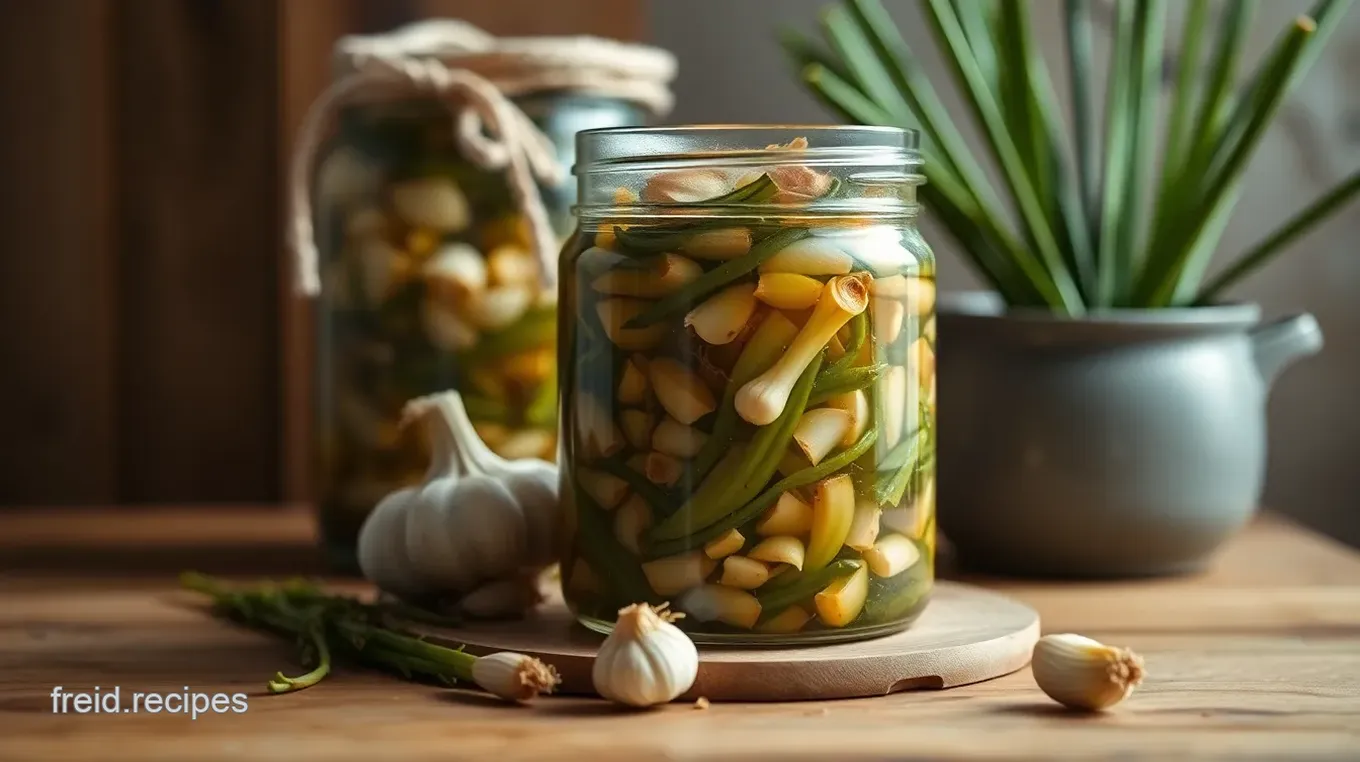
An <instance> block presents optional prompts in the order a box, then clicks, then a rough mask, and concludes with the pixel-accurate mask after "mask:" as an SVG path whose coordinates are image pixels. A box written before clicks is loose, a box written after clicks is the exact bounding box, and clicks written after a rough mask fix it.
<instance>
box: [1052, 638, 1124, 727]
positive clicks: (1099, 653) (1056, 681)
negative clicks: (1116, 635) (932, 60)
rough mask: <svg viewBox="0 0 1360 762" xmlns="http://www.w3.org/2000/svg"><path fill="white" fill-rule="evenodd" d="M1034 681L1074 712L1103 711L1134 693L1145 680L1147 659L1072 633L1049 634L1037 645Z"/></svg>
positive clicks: (1055, 699)
mask: <svg viewBox="0 0 1360 762" xmlns="http://www.w3.org/2000/svg"><path fill="white" fill-rule="evenodd" d="M1031 669H1032V671H1033V672H1034V682H1036V683H1038V684H1039V688H1040V689H1041V690H1043V692H1044V693H1046V694H1048V696H1049V698H1052V699H1053V700H1054V701H1057V702H1058V703H1059V704H1062V705H1063V706H1066V707H1070V708H1072V709H1085V710H1088V711H1100V710H1102V709H1107V708H1109V707H1111V706H1114V705H1115V704H1118V703H1119V702H1120V701H1123V700H1124V699H1125V698H1128V696H1129V694H1131V693H1133V689H1134V688H1135V687H1137V686H1138V685H1139V684H1141V683H1142V681H1143V676H1144V674H1145V672H1144V669H1143V657H1141V656H1139V655H1138V654H1136V653H1134V652H1133V651H1130V650H1129V649H1127V648H1117V647H1114V646H1107V645H1105V644H1103V643H1100V642H1098V641H1095V640H1092V639H1090V638H1087V637H1083V636H1081V635H1074V634H1072V633H1062V634H1058V635H1045V636H1044V637H1042V638H1040V639H1039V642H1038V643H1037V644H1035V646H1034V659H1033V662H1032V664H1031Z"/></svg>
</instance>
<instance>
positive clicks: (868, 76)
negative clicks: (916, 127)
mask: <svg viewBox="0 0 1360 762" xmlns="http://www.w3.org/2000/svg"><path fill="white" fill-rule="evenodd" d="M821 19H822V33H823V34H824V35H825V36H826V39H827V41H828V42H830V43H831V47H832V48H833V49H834V50H835V51H836V53H837V54H838V55H839V56H840V60H841V61H842V62H843V63H844V64H845V66H846V69H847V70H848V71H849V73H850V76H851V82H853V84H854V85H855V86H856V87H857V88H858V89H859V91H860V92H862V93H864V94H865V95H866V96H867V97H868V98H869V99H871V100H872V101H873V102H874V103H875V104H877V105H878V107H879V108H880V109H882V110H883V111H886V112H887V113H888V115H889V116H890V117H891V118H892V124H896V125H898V126H901V127H906V126H909V125H910V121H911V106H910V105H908V104H907V100H906V98H904V97H903V96H902V91H901V90H898V89H897V87H896V86H895V85H894V84H893V81H892V76H891V75H890V74H889V73H888V70H887V68H885V67H884V66H883V62H882V61H881V60H880V59H879V57H878V56H877V55H875V54H874V51H873V48H872V47H871V46H870V44H869V40H868V39H866V38H865V36H864V34H863V33H862V32H861V31H860V27H859V26H857V25H856V24H855V21H854V19H852V18H851V17H850V12H849V11H848V10H847V9H846V8H845V6H841V5H831V6H827V7H826V8H825V9H824V10H823V11H822V15H821Z"/></svg>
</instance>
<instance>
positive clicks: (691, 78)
mask: <svg viewBox="0 0 1360 762" xmlns="http://www.w3.org/2000/svg"><path fill="white" fill-rule="evenodd" d="M1225 1H1226V2H1234V1H1235V0H1225ZM1111 4H1112V2H1111V0H1103V2H1100V3H1098V11H1100V12H1097V13H1096V14H1095V16H1096V18H1097V19H1106V20H1108V19H1109V18H1111V14H1110V12H1109V10H1108V9H1109V8H1110V6H1111ZM1222 4H1223V3H1222V2H1219V3H1216V7H1219V8H1221V6H1222ZM1312 4H1313V3H1312V0H1271V2H1267V3H1261V4H1260V7H1259V10H1258V11H1257V14H1256V22H1255V26H1254V33H1253V36H1252V40H1251V44H1250V45H1249V47H1248V50H1247V52H1246V53H1245V54H1244V57H1243V67H1244V69H1245V67H1250V66H1254V65H1255V61H1256V60H1257V58H1258V57H1259V56H1260V55H1261V53H1262V52H1264V51H1265V49H1266V48H1267V47H1268V46H1269V44H1270V42H1271V40H1272V39H1273V38H1274V36H1275V35H1276V34H1277V33H1278V32H1279V31H1280V30H1282V29H1284V28H1285V26H1286V25H1287V24H1288V23H1289V21H1290V19H1292V18H1293V17H1295V16H1297V15H1299V14H1301V13H1304V12H1306V11H1307V10H1308V8H1309V7H1310V6H1311V5H1312ZM824 5H826V2H825V0H746V1H745V2H730V1H729V0H686V1H685V2H672V0H651V2H650V3H649V14H650V15H649V19H648V20H649V22H650V29H651V30H652V39H653V41H654V42H656V44H658V45H661V46H663V47H666V48H669V49H670V50H672V51H674V52H675V53H676V54H677V55H678V56H679V57H680V77H679V81H678V83H677V85H676V94H677V97H678V101H679V107H678V108H677V110H676V112H675V113H674V115H673V117H672V118H673V120H674V121H676V122H751V121H754V122H790V123H800V122H801V123H824V122H827V121H832V120H833V119H832V118H831V117H830V116H829V115H828V113H827V112H826V111H825V110H823V109H822V107H821V106H820V105H819V104H818V103H816V102H814V101H813V100H812V99H811V98H810V97H809V96H807V95H806V94H805V93H804V92H803V90H802V89H801V88H800V87H799V85H798V83H797V81H796V78H795V77H794V76H793V74H792V70H791V68H790V66H789V64H788V62H787V61H786V60H785V59H784V57H783V55H782V52H781V50H780V48H779V46H778V44H777V42H776V33H777V30H778V29H779V27H781V26H785V25H787V26H793V27H795V28H799V29H802V30H806V31H814V32H815V30H816V28H817V12H818V10H819V9H820V8H821V7H823V6H824ZM884 5H885V6H887V7H888V9H889V10H890V11H891V12H892V14H893V16H894V18H895V19H896V20H897V22H898V25H899V26H900V27H901V29H902V32H903V35H904V36H905V37H906V39H907V43H908V44H909V45H910V46H911V48H912V50H913V51H915V52H918V53H927V52H928V53H932V54H933V53H934V46H933V44H932V38H931V33H930V29H929V27H928V26H927V25H926V23H925V21H924V19H923V17H922V16H921V15H920V13H919V6H918V4H917V3H915V2H910V1H909V0H884ZM1030 5H1031V7H1032V8H1033V9H1034V10H1035V12H1036V13H1037V14H1038V16H1037V17H1036V18H1035V20H1034V23H1033V25H1032V26H1033V29H1034V30H1035V32H1036V34H1038V35H1039V37H1040V40H1041V43H1042V44H1041V47H1042V49H1043V50H1044V53H1045V57H1046V59H1047V61H1048V64H1049V67H1050V70H1051V71H1052V74H1053V76H1054V78H1055V81H1056V82H1057V83H1058V85H1059V87H1058V89H1059V91H1060V92H1061V93H1062V94H1063V95H1064V97H1066V88H1065V85H1064V83H1065V81H1066V77H1067V73H1066V69H1065V67H1063V66H1062V63H1063V57H1064V56H1065V50H1066V47H1065V44H1064V41H1063V31H1062V29H1063V27H1062V16H1061V14H1062V3H1061V1H1060V0H1032V2H1031V3H1030ZM1168 6H1169V8H1170V12H1171V14H1172V18H1173V23H1172V24H1171V25H1170V26H1169V28H1170V29H1173V30H1176V31H1175V33H1174V34H1172V35H1170V36H1168V38H1167V41H1166V45H1167V54H1168V56H1172V55H1174V53H1175V51H1176V50H1177V48H1178V45H1179V42H1180V34H1179V29H1180V24H1179V19H1180V17H1181V14H1182V13H1183V12H1184V10H1185V3H1169V4H1168ZM1211 28H1212V27H1211ZM1103 55H1108V45H1104V46H1099V45H1098V47H1097V56H1096V57H1097V59H1098V62H1099V65H1100V67H1101V71H1100V72H1099V74H1098V76H1097V77H1096V78H1095V79H1096V80H1097V81H1103V79H1104V76H1105V72H1104V62H1103V61H1100V60H1099V59H1101V57H1102V56H1103ZM929 60H930V63H931V64H932V66H931V79H932V81H935V82H937V83H938V82H942V81H948V79H949V72H948V69H947V68H946V67H945V65H944V64H943V62H942V61H941V60H940V59H938V58H937V57H931V58H930V59H929ZM1172 60H1173V61H1174V59H1172ZM1245 70H1247V71H1249V70H1250V69H1245ZM1170 76H1174V69H1172V70H1170V71H1169V72H1168V80H1169V77H1170ZM936 90H937V91H939V92H940V94H941V96H942V97H944V98H945V99H946V105H947V106H948V107H950V110H951V112H952V113H953V114H955V115H956V116H960V117H962V118H964V119H965V120H966V111H965V110H964V106H963V102H962V101H961V100H959V99H958V98H957V97H954V98H953V100H952V102H951V101H950V98H951V96H955V95H956V93H953V92H950V88H948V87H941V86H938V85H937V87H936ZM1099 102H1100V101H1097V103H1099ZM1165 108H1166V106H1164V108H1163V114H1164V113H1165ZM965 132H967V133H968V135H967V136H968V138H969V140H970V143H971V145H973V146H976V147H978V148H979V150H980V151H982V147H983V146H985V143H984V142H983V141H982V140H980V135H979V134H978V133H977V132H975V131H967V130H966V131H965ZM1357 167H1360V9H1354V8H1353V9H1352V10H1351V11H1350V12H1349V14H1348V15H1347V16H1346V18H1345V21H1344V24H1343V28H1342V29H1340V30H1339V31H1338V32H1337V33H1336V35H1335V36H1334V37H1332V38H1331V40H1330V41H1329V42H1328V45H1327V48H1326V50H1325V51H1324V52H1323V55H1322V57H1321V58H1320V59H1319V60H1318V61H1317V63H1316V64H1315V65H1314V66H1313V68H1312V70H1311V71H1310V72H1309V74H1308V76H1307V79H1306V80H1304V81H1303V82H1302V83H1301V86H1300V87H1299V88H1298V89H1297V90H1296V92H1295V94H1294V95H1293V96H1292V97H1291V98H1290V99H1289V100H1288V101H1287V102H1286V103H1285V104H1284V106H1283V107H1282V108H1281V110H1280V113H1279V115H1278V118H1277V120H1276V124H1275V125H1274V126H1273V127H1272V128H1271V130H1270V133H1269V134H1268V135H1267V136H1266V138H1265V139H1264V140H1263V142H1262V145H1261V148H1260V150H1259V152H1258V154H1257V156H1256V158H1255V159H1254V161H1253V163H1252V165H1251V167H1250V168H1249V170H1248V172H1249V175H1248V176H1249V177H1250V178H1252V182H1251V183H1250V185H1249V187H1248V189H1247V190H1246V191H1245V192H1244V193H1243V196H1242V200H1241V202H1240V203H1239V205H1238V208H1237V212H1236V214H1235V216H1234V217H1233V219H1232V222H1231V224H1230V226H1229V228H1228V231H1227V234H1226V235H1225V236H1224V243H1223V248H1222V252H1221V254H1220V257H1219V261H1220V263H1221V262H1222V261H1223V260H1225V259H1228V258H1230V255H1232V254H1235V253H1236V252H1238V251H1241V250H1242V249H1244V248H1245V247H1246V246H1247V245H1249V244H1250V243H1252V242H1254V241H1256V240H1259V238H1261V237H1262V236H1264V235H1266V234H1267V233H1268V232H1269V231H1271V230H1272V229H1273V228H1274V227H1275V226H1276V225H1277V224H1278V223H1280V222H1282V221H1283V220H1284V219H1285V217H1287V216H1288V214H1289V213H1291V212H1292V211H1293V210H1296V209H1298V208H1299V207H1301V206H1303V205H1304V204H1306V203H1307V201H1309V200H1311V199H1312V198H1315V197H1316V196H1317V195H1319V194H1320V193H1322V192H1323V191H1324V190H1326V189H1327V188H1330V187H1331V186H1333V185H1334V184H1336V182H1338V181H1339V180H1341V179H1342V178H1343V177H1344V176H1345V175H1346V174H1348V173H1350V172H1353V171H1354V170H1355V169H1356V168H1357ZM998 187H1001V186H1000V185H998ZM928 214H929V213H928V212H927V215H928ZM927 225H929V223H928V222H927ZM931 240H932V241H933V242H934V243H935V248H936V252H937V254H938V255H939V256H940V260H941V262H940V280H941V287H942V288H946V289H967V288H974V287H976V286H977V281H976V280H975V279H974V278H973V277H972V275H971V273H970V272H968V271H967V269H966V267H965V265H964V264H963V262H962V260H961V259H960V258H959V257H957V256H956V255H955V254H954V253H953V252H951V251H950V250H949V245H948V243H947V239H945V238H944V237H943V236H942V235H935V236H933V237H931ZM1357 297H1360V205H1356V204H1352V205H1351V206H1350V207H1349V208H1347V209H1345V210H1343V211H1342V212H1341V214H1339V215H1338V216H1337V217H1335V218H1333V219H1331V220H1329V221H1328V222H1327V223H1325V224H1324V225H1323V226H1322V227H1320V228H1318V229H1317V230H1315V231H1314V232H1313V233H1312V234H1310V235H1309V236H1308V237H1307V238H1305V239H1302V240H1300V241H1298V242H1297V243H1296V244H1295V245H1294V247H1293V249H1292V250H1291V251H1289V252H1288V253H1287V254H1286V255H1285V256H1284V258H1282V259H1280V260H1277V261H1276V262H1274V263H1273V264H1272V265H1270V266H1269V267H1268V268H1266V269H1265V270H1264V271H1261V272H1259V273H1258V274H1257V275H1255V276H1254V277H1253V278H1252V279H1251V280H1250V281H1249V282H1247V283H1245V284H1243V285H1242V286H1241V287H1240V288H1238V289H1237V291H1236V292H1235V293H1234V294H1233V298H1236V299H1240V300H1247V301H1257V302H1260V303H1261V304H1262V305H1263V306H1264V309H1265V311H1266V314H1267V315H1281V314H1286V313H1289V312H1294V311H1298V310H1309V311H1312V312H1313V313H1314V314H1315V315H1316V316H1317V318H1318V321H1319V322H1320V323H1321V324H1322V329H1323V332H1324V333H1325V334H1326V341H1327V348H1326V349H1325V350H1324V352H1323V353H1322V354H1321V355H1319V356H1317V357H1313V358H1309V359H1307V360H1304V361H1303V362H1301V363H1300V364H1298V365H1297V366H1295V367H1294V368H1292V369H1290V370H1289V371H1287V372H1286V373H1285V375H1283V376H1282V377H1281V378H1280V380H1279V382H1278V383H1277V384H1276V386H1275V390H1274V393H1273V395H1272V397H1271V400H1270V469H1269V476H1268V479H1267V486H1266V497H1265V503H1266V504H1267V505H1269V506H1270V507H1272V508H1274V509H1277V510H1280V511H1284V512H1286V513H1289V514H1291V515H1293V516H1295V517H1297V518H1299V519H1301V520H1303V521H1305V522H1307V523H1309V524H1311V525H1313V526H1315V527H1318V528H1320V529H1323V530H1324V531H1327V532H1329V533H1332V534H1334V535H1337V536H1340V537H1342V538H1344V539H1345V540H1347V541H1348V542H1350V543H1352V544H1356V545H1360V498H1357V495H1360V468H1357V467H1356V460H1357V458H1358V457H1360V405H1357V404H1356V402H1355V399H1356V392H1355V390H1357V389H1360V298H1357ZM943 393H947V391H945V392H943Z"/></svg>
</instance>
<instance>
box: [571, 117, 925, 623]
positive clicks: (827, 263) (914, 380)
mask: <svg viewBox="0 0 1360 762" xmlns="http://www.w3.org/2000/svg"><path fill="white" fill-rule="evenodd" d="M915 149H916V136H915V134H914V133H911V132H908V131H903V130H898V129H891V128H874V127H830V128H828V127H807V128H764V127H749V128H744V127H737V128H703V127H697V128H668V129H617V130H592V131H588V132H584V133H582V134H580V135H578V137H577V151H578V161H577V165H576V170H575V171H576V173H577V175H578V182H579V193H580V198H581V204H580V206H578V207H577V213H578V219H579V231H578V235H577V236H576V237H575V238H574V239H573V240H572V241H571V242H570V243H569V244H568V246H567V248H566V249H565V250H564V252H563V255H562V262H561V273H562V281H561V290H560V294H559V300H560V303H561V310H562V316H561V324H560V325H561V328H560V331H561V336H560V344H559V351H560V358H559V365H560V367H561V368H562V372H561V382H560V383H561V385H562V395H563V396H562V404H563V406H564V414H563V429H562V437H563V440H564V441H563V443H562V452H563V454H564V460H563V461H562V467H563V470H562V475H563V477H562V478H563V483H562V495H563V501H564V505H565V507H566V510H565V513H566V527H565V528H566V532H567V538H566V542H565V543H564V551H563V558H562V575H563V587H564V592H565V595H566V597H567V600H568V603H569V604H570V605H571V607H572V609H573V611H574V612H575V613H576V615H577V617H578V619H579V620H580V621H581V622H582V623H584V624H585V625H586V626H588V627H591V628H593V629H596V630H600V631H607V630H608V629H609V627H610V626H611V623H612V622H613V620H614V618H615V615H616V613H617V611H618V609H620V608H621V607H623V606H626V605H628V604H630V603H634V602H637V601H651V602H654V603H659V602H661V601H669V602H670V604H671V608H672V609H674V610H677V611H682V612H684V613H685V615H686V616H685V618H684V619H682V620H680V622H679V623H678V624H679V626H681V627H683V628H684V629H686V630H687V631H688V633H689V634H690V635H691V637H693V638H694V639H695V640H696V641H698V642H716V643H746V642H749V643H755V644H760V643H765V644H778V643H785V642H803V641H830V640H848V639H856V638H864V637H871V636H875V635H880V634H886V633H889V632H893V631H897V630H900V629H902V628H903V627H906V626H907V625H908V624H909V623H910V622H911V621H912V620H913V619H914V618H915V617H916V616H917V615H918V614H919V613H920V612H921V610H922V609H923V608H924V607H925V605H926V603H927V600H928V598H929V594H930V590H931V586H932V582H933V577H934V574H933V567H934V555H935V537H934V527H935V510H934V508H935V467H934V452H935V437H934V423H933V422H934V417H935V372H934V357H935V350H934V321H933V315H934V303H935V281H934V275H935V268H934V258H933V255H932V253H931V251H930V249H929V247H928V246H927V245H926V244H925V242H924V240H923V239H922V238H921V236H920V234H919V232H918V231H917V228H916V225H915V216H916V213H917V203H916V187H917V185H918V184H919V183H920V182H921V181H922V177H921V174H920V171H921V159H920V156H919V154H918V153H917V152H916V150H915Z"/></svg>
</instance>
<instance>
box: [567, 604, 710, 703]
mask: <svg viewBox="0 0 1360 762" xmlns="http://www.w3.org/2000/svg"><path fill="white" fill-rule="evenodd" d="M676 616H677V615H675V614H670V613H669V612H667V611H666V610H665V606H662V607H661V608H660V609H659V610H658V609H654V608H652V607H651V606H649V605H648V604H646V603H636V604H633V605H631V606H628V607H626V608H624V609H622V610H621V611H619V618H618V621H617V622H615V623H614V630H613V631H612V632H611V633H610V634H609V637H608V638H605V641H604V643H602V644H600V650H599V653H598V654H597V655H596V656H595V665H594V667H593V668H592V669H591V675H590V676H591V680H592V681H593V682H594V684H595V691H596V692H597V693H599V694H600V696H602V697H604V698H606V699H609V700H610V701H614V702H616V703H619V704H626V705H627V706H634V707H647V706H653V705H655V704H664V703H666V702H668V701H672V700H674V699H675V698H676V697H678V696H680V694H682V693H684V692H685V691H687V690H689V689H690V686H692V685H694V679H695V678H696V677H698V675H699V651H698V649H697V648H695V647H694V641H692V640H690V639H689V636H688V635H686V634H685V633H684V632H682V631H681V630H680V628H678V627H676V626H675V625H673V624H671V622H670V621H669V620H670V619H671V618H672V617H676Z"/></svg>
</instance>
